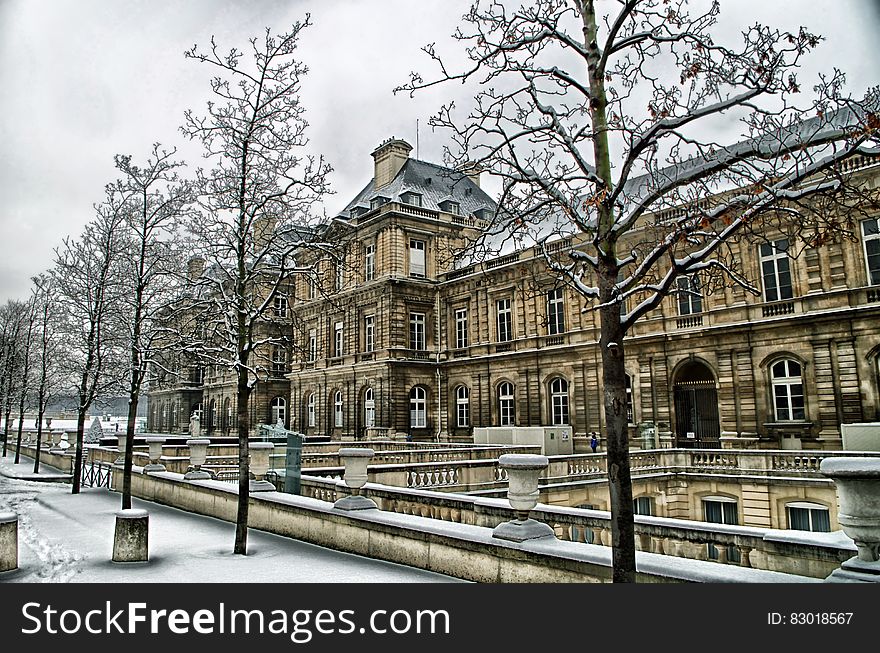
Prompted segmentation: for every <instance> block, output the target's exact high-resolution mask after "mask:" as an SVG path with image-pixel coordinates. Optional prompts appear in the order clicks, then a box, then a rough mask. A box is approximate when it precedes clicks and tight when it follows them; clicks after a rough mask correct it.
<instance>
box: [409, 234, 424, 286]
mask: <svg viewBox="0 0 880 653" xmlns="http://www.w3.org/2000/svg"><path fill="white" fill-rule="evenodd" d="M425 274H426V273H425V241H424V240H417V239H415V238H410V241H409V276H411V277H424V276H425Z"/></svg>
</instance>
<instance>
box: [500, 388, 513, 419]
mask: <svg viewBox="0 0 880 653" xmlns="http://www.w3.org/2000/svg"><path fill="white" fill-rule="evenodd" d="M514 410H515V405H514V399H513V384H512V383H510V382H508V381H505V382H504V383H502V384H501V385H499V386H498V425H499V426H513V422H514Z"/></svg>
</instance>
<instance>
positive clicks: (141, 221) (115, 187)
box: [107, 144, 192, 509]
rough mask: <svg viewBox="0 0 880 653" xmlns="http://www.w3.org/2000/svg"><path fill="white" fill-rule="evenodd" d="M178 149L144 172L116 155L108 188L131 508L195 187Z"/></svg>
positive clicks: (125, 499) (157, 154) (126, 495)
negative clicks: (115, 232)
mask: <svg viewBox="0 0 880 653" xmlns="http://www.w3.org/2000/svg"><path fill="white" fill-rule="evenodd" d="M175 154H176V149H174V150H166V149H163V148H162V147H161V145H159V144H155V145H154V146H153V150H152V153H151V155H150V156H149V157H148V158H147V160H146V162H145V164H144V165H143V166H142V167H140V166H137V165H134V164H133V163H132V160H131V157H130V156H122V155H117V156H116V159H115V161H116V168H117V170H119V172H121V173H122V178H120V179H118V180H117V181H116V182H114V183H113V184H111V185H110V186H108V189H107V192H108V193H109V194H112V196H113V202H114V203H115V204H117V205H118V206H120V207H124V208H123V209H122V214H123V216H124V222H123V224H122V225H121V227H122V228H121V229H120V231H119V238H120V239H121V240H122V241H123V244H122V247H124V254H123V255H122V256H121V257H120V259H119V261H118V262H117V264H116V265H115V266H114V270H115V274H117V275H119V276H118V279H117V283H118V287H119V289H120V290H122V292H121V293H120V301H119V311H118V312H117V313H116V315H115V319H114V321H113V322H114V326H115V328H116V329H118V331H119V334H118V335H120V336H122V334H124V337H125V340H126V342H127V349H128V362H129V369H128V378H127V388H126V389H127V393H128V419H127V422H126V438H127V441H128V443H129V446H127V447H126V450H125V463H124V466H123V482H122V507H123V509H125V508H131V467H132V452H133V446H132V445H133V443H134V435H135V422H136V419H137V409H138V402H139V399H140V393H141V388H142V386H143V383H144V381H145V379H146V376H147V373H148V371H149V370H150V369H151V366H153V365H156V364H158V361H157V360H155V358H156V357H155V353H156V350H157V348H159V347H161V343H163V342H165V341H166V339H163V338H162V337H161V331H160V330H159V329H157V328H154V327H155V323H156V319H157V318H158V317H159V316H160V315H162V314H163V312H164V311H165V310H166V307H167V306H168V305H169V303H170V302H171V301H172V300H173V299H175V293H174V284H173V280H174V279H175V276H176V273H177V271H178V270H179V268H180V265H181V264H180V261H179V260H178V255H177V250H176V242H175V234H176V231H177V226H178V224H179V222H180V221H181V220H182V217H183V215H184V212H185V211H186V209H187V206H188V205H189V204H190V203H191V201H192V191H191V184H190V183H187V182H184V181H183V180H182V179H181V178H180V175H179V173H178V170H179V168H181V167H182V166H183V164H182V163H181V162H178V161H175V160H174V159H173V157H174V155H175Z"/></svg>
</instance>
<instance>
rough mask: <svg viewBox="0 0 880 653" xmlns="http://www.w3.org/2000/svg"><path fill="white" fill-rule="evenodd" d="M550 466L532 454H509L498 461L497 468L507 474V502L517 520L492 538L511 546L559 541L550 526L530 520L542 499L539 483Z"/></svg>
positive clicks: (499, 526) (496, 529)
mask: <svg viewBox="0 0 880 653" xmlns="http://www.w3.org/2000/svg"><path fill="white" fill-rule="evenodd" d="M549 464H550V461H549V460H548V459H547V456H538V455H532V454H514V453H507V454H504V455H503V456H501V457H500V458H499V459H498V466H499V467H500V468H501V469H504V470H506V471H507V477H508V479H509V480H508V488H507V499H508V501H510V507H511V508H513V509H514V510H515V511H516V515H517V518H516V519H514V520H512V521H509V522H504V523H503V524H499V525H498V526H496V527H495V530H493V531H492V537H497V538H498V539H501V540H510V541H512V542H524V541H526V540H535V539H538V538H541V537H556V534H555V533H554V532H553V529H552V528H550V526H548V525H547V524H544V523H542V522H539V521H536V520H534V519H531V518H530V517H529V513H530V512H531V510H532V508H534V507H535V505H537V503H538V497H539V496H540V492H539V490H538V479H539V478H540V476H541V473H542V472H543V471H544V470H545V469H547V466H548V465H549Z"/></svg>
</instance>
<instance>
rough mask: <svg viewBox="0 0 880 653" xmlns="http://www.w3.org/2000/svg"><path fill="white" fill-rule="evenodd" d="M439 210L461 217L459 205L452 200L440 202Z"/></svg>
mask: <svg viewBox="0 0 880 653" xmlns="http://www.w3.org/2000/svg"><path fill="white" fill-rule="evenodd" d="M440 208H441V209H442V210H443V211H446V212H447V213H451V214H452V215H461V204H459V203H458V202H454V201H452V200H444V201H443V202H440Z"/></svg>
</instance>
